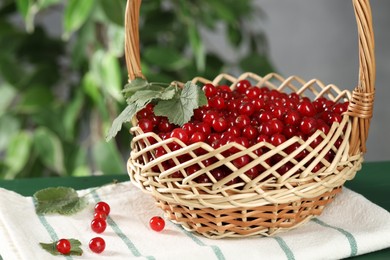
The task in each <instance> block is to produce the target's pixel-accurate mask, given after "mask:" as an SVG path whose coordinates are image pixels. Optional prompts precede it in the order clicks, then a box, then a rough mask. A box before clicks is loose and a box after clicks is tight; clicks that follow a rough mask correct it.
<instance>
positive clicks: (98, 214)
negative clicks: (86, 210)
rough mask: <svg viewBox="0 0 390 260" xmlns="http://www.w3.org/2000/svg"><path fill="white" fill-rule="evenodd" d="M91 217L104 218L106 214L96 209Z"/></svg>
mask: <svg viewBox="0 0 390 260" xmlns="http://www.w3.org/2000/svg"><path fill="white" fill-rule="evenodd" d="M93 218H101V219H106V218H107V214H106V213H104V212H103V211H98V212H95V213H94V214H93Z"/></svg>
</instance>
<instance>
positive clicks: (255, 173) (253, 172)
mask: <svg viewBox="0 0 390 260" xmlns="http://www.w3.org/2000/svg"><path fill="white" fill-rule="evenodd" d="M260 168H261V166H260V165H256V166H255V167H253V168H250V169H249V170H247V171H246V172H245V174H246V176H248V178H249V179H251V180H253V179H254V178H256V177H257V176H259V175H260V170H261V169H260Z"/></svg>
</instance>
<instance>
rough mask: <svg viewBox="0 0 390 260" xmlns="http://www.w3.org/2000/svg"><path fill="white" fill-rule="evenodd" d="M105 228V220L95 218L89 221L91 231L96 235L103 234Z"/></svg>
mask: <svg viewBox="0 0 390 260" xmlns="http://www.w3.org/2000/svg"><path fill="white" fill-rule="evenodd" d="M106 227H107V222H106V220H105V219H102V218H95V219H93V220H92V221H91V229H92V230H93V231H94V232H96V233H98V234H100V233H103V232H104V230H106Z"/></svg>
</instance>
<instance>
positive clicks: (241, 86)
mask: <svg viewBox="0 0 390 260" xmlns="http://www.w3.org/2000/svg"><path fill="white" fill-rule="evenodd" d="M250 86H251V83H250V82H249V80H246V79H244V80H241V81H239V82H237V85H236V89H237V91H238V93H241V94H245V92H246V91H247V89H249V87H250Z"/></svg>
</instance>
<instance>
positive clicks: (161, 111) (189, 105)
mask: <svg viewBox="0 0 390 260" xmlns="http://www.w3.org/2000/svg"><path fill="white" fill-rule="evenodd" d="M200 95H204V93H203V91H202V90H201V89H200V88H199V87H198V86H197V85H196V84H194V83H192V82H187V83H186V84H185V85H184V87H183V89H182V90H181V93H180V95H176V96H174V98H172V99H169V100H161V101H160V102H158V104H157V105H156V106H155V107H154V113H155V114H156V115H157V116H166V117H168V120H169V122H170V123H172V124H176V125H180V126H182V125H183V124H185V123H187V122H188V121H190V119H191V117H192V116H193V115H194V109H196V108H198V107H199V106H200V104H199V101H201V102H202V103H204V100H205V98H204V97H200Z"/></svg>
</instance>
